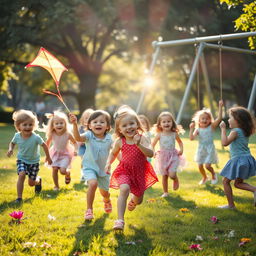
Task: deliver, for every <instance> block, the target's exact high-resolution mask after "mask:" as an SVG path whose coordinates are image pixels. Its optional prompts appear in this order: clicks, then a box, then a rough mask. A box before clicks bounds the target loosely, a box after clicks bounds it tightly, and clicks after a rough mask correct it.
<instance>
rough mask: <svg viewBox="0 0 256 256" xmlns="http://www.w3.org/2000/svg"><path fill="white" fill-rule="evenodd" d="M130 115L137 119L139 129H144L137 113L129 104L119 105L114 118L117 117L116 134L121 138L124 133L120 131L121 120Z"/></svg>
mask: <svg viewBox="0 0 256 256" xmlns="http://www.w3.org/2000/svg"><path fill="white" fill-rule="evenodd" d="M128 115H129V116H132V117H133V118H134V119H135V121H136V123H137V125H138V130H140V131H141V132H143V131H144V130H143V128H142V125H141V122H140V120H139V117H138V115H137V113H136V112H135V111H134V110H133V109H132V108H130V107H129V106H127V105H123V106H121V107H119V108H118V110H117V111H116V112H115V114H114V119H115V131H114V132H115V135H116V136H117V137H119V138H122V137H123V134H122V133H120V131H119V125H120V121H121V120H122V119H123V118H124V117H126V116H128Z"/></svg>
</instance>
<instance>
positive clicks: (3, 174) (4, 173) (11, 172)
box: [0, 166, 18, 180]
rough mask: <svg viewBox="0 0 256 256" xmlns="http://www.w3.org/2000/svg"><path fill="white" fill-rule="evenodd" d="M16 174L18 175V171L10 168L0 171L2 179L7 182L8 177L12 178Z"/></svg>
mask: <svg viewBox="0 0 256 256" xmlns="http://www.w3.org/2000/svg"><path fill="white" fill-rule="evenodd" d="M15 174H17V170H16V169H13V168H11V167H9V166H4V168H1V169H0V179H1V177H3V179H4V180H6V178H7V177H8V176H12V175H15ZM17 176H18V175H17Z"/></svg>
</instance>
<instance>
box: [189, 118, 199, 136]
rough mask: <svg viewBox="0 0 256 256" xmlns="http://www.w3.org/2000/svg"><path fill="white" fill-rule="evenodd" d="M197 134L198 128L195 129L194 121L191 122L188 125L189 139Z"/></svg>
mask: <svg viewBox="0 0 256 256" xmlns="http://www.w3.org/2000/svg"><path fill="white" fill-rule="evenodd" d="M197 135H198V130H197V129H195V122H191V123H190V125H189V139H190V140H194V139H195V138H196V136H197Z"/></svg>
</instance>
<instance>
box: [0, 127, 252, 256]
mask: <svg viewBox="0 0 256 256" xmlns="http://www.w3.org/2000/svg"><path fill="white" fill-rule="evenodd" d="M14 132H15V131H14V128H13V127H12V126H4V125H2V126H0V136H1V139H0V141H1V143H0V184H1V186H0V195H1V197H0V212H1V215H0V227H1V228H0V255H1V256H4V255H97V256H99V255H104V256H110V255H118V256H119V255H120V256H121V255H132V256H134V255H247V256H249V255H256V209H255V208H254V207H253V195H252V193H250V192H247V191H242V190H238V189H234V198H235V202H236V206H237V210H223V209H218V208H217V206H218V205H222V204H226V198H225V195H224V192H223V188H222V184H221V181H219V183H218V184H217V185H215V186H213V185H211V184H209V183H208V184H206V185H203V186H199V185H198V182H199V180H200V178H201V177H200V174H199V172H198V170H197V165H196V164H195V163H194V161H193V157H194V153H195V150H196V146H197V141H193V142H191V141H189V140H188V131H187V132H186V134H185V135H184V136H182V140H183V142H184V148H185V153H184V154H185V156H186V159H187V162H188V165H187V167H186V168H185V170H183V171H182V172H181V173H179V178H180V189H179V190H178V191H177V192H173V191H172V189H171V188H172V183H171V182H170V183H169V184H170V197H168V198H164V199H163V198H161V197H160V195H161V194H162V188H161V183H160V182H158V183H157V184H155V185H154V186H153V188H150V189H148V190H147V191H146V193H145V197H144V202H143V204H142V205H140V206H138V207H137V208H136V210H135V211H133V212H128V211H127V212H126V215H125V221H126V225H125V230H124V232H123V233H120V232H114V231H113V230H112V226H113V222H114V220H115V219H116V218H117V213H116V202H117V196H118V191H116V190H112V189H111V190H110V192H111V197H112V203H113V212H112V213H111V214H110V215H107V214H105V213H104V211H103V203H102V198H101V197H100V195H99V192H97V194H96V198H95V203H94V214H95V219H94V220H93V221H92V222H89V223H87V222H85V221H84V211H85V195H86V190H87V187H86V186H85V185H84V184H82V183H80V163H81V161H80V159H79V158H78V157H77V158H76V159H75V160H74V162H73V164H72V181H71V183H70V184H69V185H65V183H64V177H63V176H62V177H60V178H61V179H60V186H61V190H60V191H59V192H55V191H53V182H52V178H51V170H50V169H47V168H46V167H45V166H44V165H43V163H42V164H41V169H40V176H41V177H42V180H43V190H42V192H41V194H40V195H38V196H35V194H34V189H33V188H30V187H29V186H28V185H27V180H26V181H25V188H24V194H23V199H24V203H23V204H22V205H15V203H14V200H15V199H16V181H17V174H16V156H14V157H12V158H7V157H6V151H7V148H8V143H9V141H10V140H11V138H12V136H13V134H14ZM255 137H256V136H253V138H252V139H251V144H250V148H251V151H252V154H253V155H254V156H256V145H255V142H256V138H255ZM219 138H220V134H219V131H217V133H216V138H215V146H216V148H217V150H218V155H219V160H220V161H219V164H218V166H214V168H215V170H217V172H219V171H220V170H221V168H222V167H223V166H224V164H225V163H226V162H227V161H228V159H229V153H228V151H227V150H224V149H223V148H222V147H221V144H220V140H219ZM43 159H44V157H42V160H43ZM159 178H160V177H159ZM249 183H251V184H253V185H255V186H256V178H255V177H254V178H251V179H250V180H249ZM181 208H187V211H186V210H185V211H186V212H181V211H180V209H181ZM14 210H16V211H17V210H21V211H23V212H24V220H23V221H22V223H21V224H14V223H13V222H11V217H10V216H9V213H11V212H13V211H14ZM212 216H216V217H217V218H218V219H219V222H218V223H216V224H214V223H212V222H211V220H210V218H211V217H212ZM199 236H200V237H199ZM241 238H250V239H251V241H250V242H248V243H246V244H245V245H244V246H241V247H239V242H240V239H241ZM198 239H199V240H198ZM201 239H202V240H201ZM29 242H30V243H29ZM192 244H200V245H201V248H203V249H202V250H199V251H193V250H191V249H189V246H190V245H192Z"/></svg>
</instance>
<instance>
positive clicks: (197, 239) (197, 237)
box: [196, 236, 204, 241]
mask: <svg viewBox="0 0 256 256" xmlns="http://www.w3.org/2000/svg"><path fill="white" fill-rule="evenodd" d="M203 240H204V239H203V238H202V237H201V236H196V241H203Z"/></svg>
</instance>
